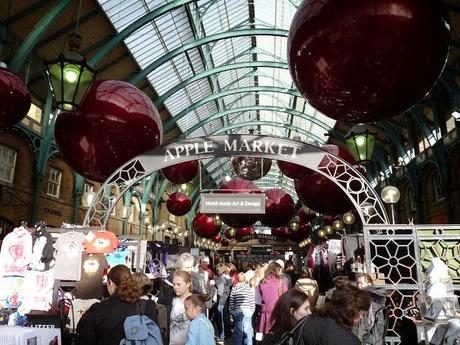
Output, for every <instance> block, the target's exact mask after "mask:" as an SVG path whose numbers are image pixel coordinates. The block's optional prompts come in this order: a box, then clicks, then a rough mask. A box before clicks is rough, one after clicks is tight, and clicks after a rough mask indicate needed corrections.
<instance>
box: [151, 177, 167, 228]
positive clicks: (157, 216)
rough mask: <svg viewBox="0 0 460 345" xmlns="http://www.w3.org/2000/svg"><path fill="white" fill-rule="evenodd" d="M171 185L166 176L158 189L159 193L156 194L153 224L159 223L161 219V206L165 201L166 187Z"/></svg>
mask: <svg viewBox="0 0 460 345" xmlns="http://www.w3.org/2000/svg"><path fill="white" fill-rule="evenodd" d="M169 185H170V182H169V181H168V180H167V179H166V178H165V179H164V180H163V183H162V184H161V187H160V189H159V191H158V194H157V195H156V198H155V204H154V206H153V210H154V211H153V224H157V223H158V220H159V219H160V211H161V210H160V208H161V203H162V202H163V201H164V200H163V195H164V194H165V192H166V189H167V188H168V186H169Z"/></svg>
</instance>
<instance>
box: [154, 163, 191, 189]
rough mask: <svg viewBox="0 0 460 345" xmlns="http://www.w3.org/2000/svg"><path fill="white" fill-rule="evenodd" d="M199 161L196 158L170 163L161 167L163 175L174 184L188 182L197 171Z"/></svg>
mask: <svg viewBox="0 0 460 345" xmlns="http://www.w3.org/2000/svg"><path fill="white" fill-rule="evenodd" d="M198 165H199V162H198V161H197V160H194V161H188V162H184V163H179V164H175V165H171V166H169V167H166V168H164V169H162V170H161V171H162V172H163V175H165V177H166V178H167V179H168V180H169V181H171V182H172V183H175V184H181V183H186V182H190V181H191V180H193V179H194V178H195V176H196V174H197V173H198V167H199V166H198Z"/></svg>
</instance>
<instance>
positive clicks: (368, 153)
mask: <svg viewBox="0 0 460 345" xmlns="http://www.w3.org/2000/svg"><path fill="white" fill-rule="evenodd" d="M344 140H345V146H346V147H347V149H348V151H349V152H350V153H351V155H352V156H353V158H354V159H355V160H356V162H357V163H369V162H370V161H371V159H372V154H373V153H374V146H375V134H374V133H371V132H370V131H369V130H368V129H367V128H366V127H365V126H364V125H362V124H357V125H355V126H353V128H352V129H350V131H349V132H348V133H347V135H346V136H345V138H344Z"/></svg>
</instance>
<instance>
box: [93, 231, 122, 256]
mask: <svg viewBox="0 0 460 345" xmlns="http://www.w3.org/2000/svg"><path fill="white" fill-rule="evenodd" d="M86 239H87V240H88V241H87V243H86V252H87V253H88V254H105V253H112V252H113V251H114V250H115V249H116V248H117V247H118V239H117V236H115V234H114V233H113V232H110V231H96V232H89V233H88V235H87V236H86Z"/></svg>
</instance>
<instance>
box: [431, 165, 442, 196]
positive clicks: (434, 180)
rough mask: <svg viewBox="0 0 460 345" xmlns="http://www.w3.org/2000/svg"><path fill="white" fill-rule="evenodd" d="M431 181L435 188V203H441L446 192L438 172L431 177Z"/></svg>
mask: <svg viewBox="0 0 460 345" xmlns="http://www.w3.org/2000/svg"><path fill="white" fill-rule="evenodd" d="M431 181H432V186H433V195H432V196H433V201H441V200H443V199H444V197H445V195H444V190H443V188H442V183H441V176H440V175H439V173H438V172H437V171H435V172H434V173H433V175H431Z"/></svg>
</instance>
